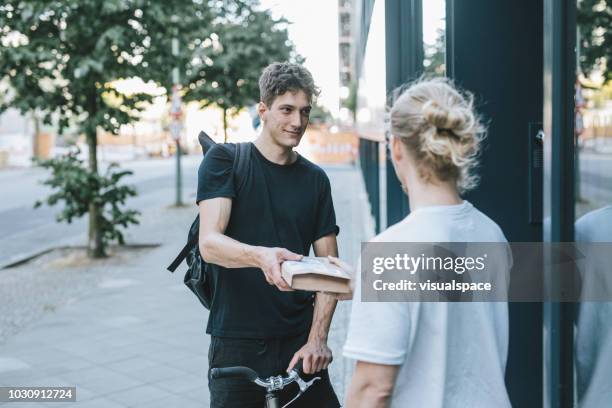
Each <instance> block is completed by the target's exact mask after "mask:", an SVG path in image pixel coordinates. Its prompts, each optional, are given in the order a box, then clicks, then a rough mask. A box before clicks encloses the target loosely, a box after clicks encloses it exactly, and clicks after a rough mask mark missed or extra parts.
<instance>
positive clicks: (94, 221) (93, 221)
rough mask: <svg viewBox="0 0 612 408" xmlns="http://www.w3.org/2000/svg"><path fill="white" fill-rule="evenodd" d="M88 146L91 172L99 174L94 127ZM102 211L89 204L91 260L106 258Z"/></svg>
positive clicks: (88, 138)
mask: <svg viewBox="0 0 612 408" xmlns="http://www.w3.org/2000/svg"><path fill="white" fill-rule="evenodd" d="M86 136H87V145H88V147H89V170H90V171H91V172H92V173H95V174H98V155H97V147H98V137H97V135H96V128H95V127H94V126H92V127H90V128H88V130H87V135H86ZM100 211H101V209H100V208H99V207H98V206H97V205H95V204H94V203H90V204H89V234H88V235H89V241H88V243H87V254H88V255H89V257H90V258H103V257H105V256H106V253H105V251H104V243H103V242H102V234H101V231H100Z"/></svg>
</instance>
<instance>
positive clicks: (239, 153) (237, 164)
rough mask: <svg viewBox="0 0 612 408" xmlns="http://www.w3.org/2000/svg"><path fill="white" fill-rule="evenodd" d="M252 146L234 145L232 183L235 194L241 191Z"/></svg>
mask: <svg viewBox="0 0 612 408" xmlns="http://www.w3.org/2000/svg"><path fill="white" fill-rule="evenodd" d="M251 146H252V144H251V143H249V142H247V143H236V153H235V156H234V167H233V171H234V177H235V178H234V182H235V184H236V188H235V191H236V194H239V192H240V190H241V189H242V185H243V184H244V181H245V179H246V171H247V169H248V165H249V155H250V154H251Z"/></svg>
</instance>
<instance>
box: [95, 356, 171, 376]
mask: <svg viewBox="0 0 612 408" xmlns="http://www.w3.org/2000/svg"><path fill="white" fill-rule="evenodd" d="M156 365H159V363H158V362H157V361H152V360H149V359H146V358H142V357H140V356H139V357H133V358H128V359H127V360H122V361H116V362H114V363H110V364H105V365H104V367H106V368H109V369H111V370H113V371H117V372H120V373H123V374H131V373H133V372H138V371H139V370H144V369H147V368H149V367H153V366H156Z"/></svg>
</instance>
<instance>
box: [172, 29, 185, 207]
mask: <svg viewBox="0 0 612 408" xmlns="http://www.w3.org/2000/svg"><path fill="white" fill-rule="evenodd" d="M178 54H179V42H178V38H173V39H172V55H173V56H175V57H178ZM172 82H173V83H174V87H173V95H172V98H173V101H172V105H173V107H172V110H173V112H172V113H173V114H174V121H176V124H175V127H174V128H173V129H174V130H173V133H175V134H174V135H173V136H174V140H175V142H176V203H175V205H176V206H177V207H179V206H182V205H183V198H182V197H183V193H182V189H183V188H182V187H183V186H182V177H181V136H180V132H181V131H180V123H179V116H180V112H181V110H180V96H179V95H178V87H179V82H180V76H179V67H178V66H176V67H174V69H173V70H172ZM175 98H177V99H176V100H175ZM177 101H178V102H177ZM175 105H177V106H175ZM175 110H176V111H175Z"/></svg>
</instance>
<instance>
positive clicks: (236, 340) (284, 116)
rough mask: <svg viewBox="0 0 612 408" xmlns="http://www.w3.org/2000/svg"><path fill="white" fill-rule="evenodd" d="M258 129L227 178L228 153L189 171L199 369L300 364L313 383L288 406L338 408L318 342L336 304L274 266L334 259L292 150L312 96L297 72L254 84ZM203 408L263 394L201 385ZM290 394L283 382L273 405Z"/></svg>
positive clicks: (309, 167) (328, 219)
mask: <svg viewBox="0 0 612 408" xmlns="http://www.w3.org/2000/svg"><path fill="white" fill-rule="evenodd" d="M259 88H260V102H259V105H258V113H259V117H260V119H261V122H262V124H263V125H262V131H261V134H260V135H259V137H258V138H257V139H256V140H255V142H254V143H249V144H248V145H247V146H246V147H247V148H248V151H247V152H248V155H247V157H248V165H247V170H246V171H245V172H244V177H242V179H240V180H237V178H236V176H235V174H234V173H233V171H232V168H233V162H234V157H235V154H236V149H237V146H236V145H235V144H219V145H217V146H215V147H213V148H212V149H211V150H210V151H209V152H208V153H207V154H206V156H205V158H204V160H203V162H202V164H201V166H200V170H199V178H198V194H197V202H198V206H199V208H200V220H201V222H200V237H199V242H200V252H201V254H202V257H203V259H204V260H205V261H206V262H207V263H209V264H210V266H211V284H212V288H213V293H214V294H213V299H212V303H211V308H210V316H209V319H208V326H207V333H209V334H210V335H211V344H210V349H209V354H208V358H209V366H210V367H211V368H212V367H228V366H247V367H250V368H252V369H254V370H255V371H257V372H258V373H259V375H260V376H263V377H267V376H270V375H278V374H279V373H280V372H282V371H285V370H289V369H291V368H292V367H293V366H294V365H295V364H296V363H297V362H298V361H299V360H300V359H302V360H303V369H304V372H305V373H306V374H309V375H310V376H315V375H316V376H318V377H321V378H322V379H321V380H320V381H316V382H315V383H314V385H313V386H312V387H311V388H310V389H309V390H308V392H306V393H305V394H304V396H302V397H300V398H299V399H298V400H297V401H296V402H295V403H294V404H292V406H294V407H300V406H303V407H312V406H317V407H338V406H339V405H340V404H339V402H338V399H337V397H336V395H335V393H334V391H333V389H332V387H331V384H330V381H329V376H328V374H327V366H328V365H329V364H330V363H331V360H332V353H331V350H330V349H329V347H328V346H327V334H328V331H329V326H330V323H331V319H332V315H333V313H334V310H335V307H336V300H335V299H334V298H333V297H332V296H330V295H326V294H323V293H313V292H305V291H293V290H291V288H290V287H289V286H288V285H287V283H286V282H285V281H284V280H283V278H282V276H281V264H282V262H284V261H286V260H300V259H301V258H302V256H305V255H308V254H309V252H310V249H311V247H312V248H313V249H314V253H315V254H316V255H317V256H328V255H332V256H337V252H338V248H337V243H336V235H337V234H338V232H339V229H338V227H337V225H336V217H335V213H334V206H333V202H332V197H331V189H330V183H329V179H328V177H327V175H326V174H325V172H324V171H323V170H322V169H321V168H320V167H318V166H317V165H315V164H313V163H311V162H310V161H308V160H307V159H305V158H304V157H302V156H300V155H299V154H298V153H297V152H295V151H294V150H293V148H294V147H296V146H297V145H298V144H299V143H300V140H301V138H302V136H303V135H304V131H305V130H306V126H307V125H308V120H309V115H310V110H311V105H312V101H313V98H315V97H316V96H317V95H318V93H319V90H318V89H317V87H316V86H315V84H314V81H313V78H312V75H311V74H310V72H308V70H307V69H306V68H304V67H302V66H300V65H297V64H292V63H274V64H272V65H270V66H268V67H267V68H265V70H264V71H263V73H262V75H261V77H260V80H259ZM209 389H210V397H211V400H210V402H211V407H229V406H231V407H257V408H260V407H262V406H263V405H264V401H265V390H264V389H262V388H261V387H259V386H257V385H255V384H252V383H249V382H248V381H245V380H236V379H229V378H222V379H210V380H209ZM296 393H297V386H296V385H295V384H292V385H291V386H289V387H287V388H286V389H284V390H283V391H282V393H281V395H280V397H281V405H283V404H285V403H286V402H287V401H288V400H289V399H290V398H291V397H292V396H293V395H295V394H296Z"/></svg>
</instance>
